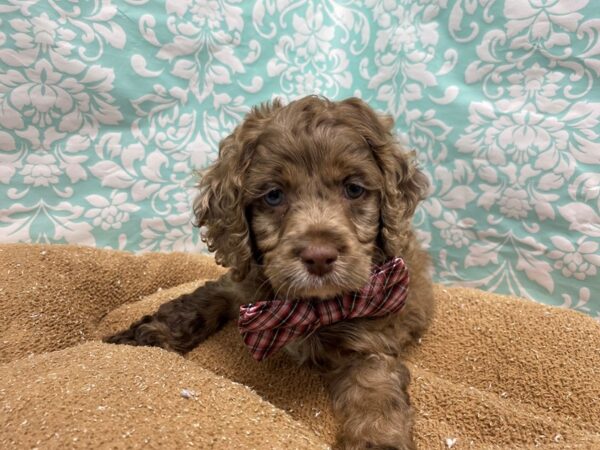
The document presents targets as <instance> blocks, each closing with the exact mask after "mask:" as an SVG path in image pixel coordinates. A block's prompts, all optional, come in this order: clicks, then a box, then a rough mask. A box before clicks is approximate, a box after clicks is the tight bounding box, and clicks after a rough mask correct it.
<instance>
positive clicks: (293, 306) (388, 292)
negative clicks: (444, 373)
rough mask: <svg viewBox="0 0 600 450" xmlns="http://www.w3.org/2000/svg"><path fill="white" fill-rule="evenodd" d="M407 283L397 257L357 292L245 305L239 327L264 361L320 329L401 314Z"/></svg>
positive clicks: (401, 261) (258, 357) (249, 344)
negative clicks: (347, 321) (322, 297)
mask: <svg viewBox="0 0 600 450" xmlns="http://www.w3.org/2000/svg"><path fill="white" fill-rule="evenodd" d="M408 281H409V278H408V270H407V269H406V265H405V263H404V260H403V259H402V258H394V259H392V260H390V261H388V262H386V263H385V264H383V265H382V266H379V267H376V268H375V269H374V270H373V272H372V274H371V277H370V279H369V283H368V284H367V285H366V286H365V287H363V288H362V289H361V290H360V291H357V292H353V293H350V294H345V295H339V296H337V297H334V298H332V299H326V300H321V299H312V300H292V301H285V300H272V301H260V302H257V303H254V304H248V305H244V306H242V307H241V308H240V318H239V322H238V327H239V330H240V332H241V334H242V336H243V339H244V343H245V344H246V345H247V346H248V348H249V350H250V352H251V354H252V356H253V357H254V358H255V359H256V360H258V361H261V360H263V359H264V358H266V357H267V356H269V355H271V354H272V353H275V352H276V351H277V350H279V349H281V348H282V347H284V346H285V345H287V344H289V343H290V342H292V341H295V340H297V339H299V338H301V337H304V336H308V335H309V334H311V333H312V332H313V331H315V330H317V329H318V328H321V327H324V326H327V325H331V324H334V323H336V322H340V321H342V320H347V319H356V318H361V317H363V318H364V317H382V316H385V315H388V314H393V313H395V312H398V311H400V310H401V309H402V307H403V306H404V303H405V301H406V296H407V294H408Z"/></svg>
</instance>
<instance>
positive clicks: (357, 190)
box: [344, 183, 365, 200]
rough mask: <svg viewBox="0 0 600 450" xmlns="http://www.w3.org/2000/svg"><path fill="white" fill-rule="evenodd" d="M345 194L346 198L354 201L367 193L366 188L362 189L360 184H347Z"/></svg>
mask: <svg viewBox="0 0 600 450" xmlns="http://www.w3.org/2000/svg"><path fill="white" fill-rule="evenodd" d="M344 192H345V194H346V197H348V198H349V199H352V200H354V199H357V198H358V197H360V196H361V195H363V194H364V193H365V188H364V187H362V186H361V185H360V184H356V183H346V184H345V185H344Z"/></svg>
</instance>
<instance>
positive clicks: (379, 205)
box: [106, 97, 433, 449]
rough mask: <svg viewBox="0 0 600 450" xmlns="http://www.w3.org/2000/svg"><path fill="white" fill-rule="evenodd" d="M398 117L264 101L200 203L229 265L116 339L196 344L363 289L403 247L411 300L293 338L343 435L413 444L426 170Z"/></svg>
mask: <svg viewBox="0 0 600 450" xmlns="http://www.w3.org/2000/svg"><path fill="white" fill-rule="evenodd" d="M391 130H392V120H391V119H390V118H388V117H384V116H379V115H377V114H376V113H375V112H374V111H373V110H372V109H370V108H369V107H368V106H367V105H366V104H365V103H364V102H363V101H361V100H359V99H356V98H351V99H348V100H345V101H341V102H331V101H328V100H326V99H323V98H319V97H306V98H303V99H300V100H297V101H294V102H292V103H290V104H289V105H287V106H283V105H282V104H281V103H280V102H278V101H274V102H273V103H272V104H267V105H262V106H259V107H257V108H254V109H253V110H252V111H251V112H250V113H249V114H248V116H247V117H246V119H245V121H244V122H243V123H242V124H241V125H240V126H238V127H237V128H236V129H235V131H234V132H233V133H232V134H231V135H230V136H228V137H227V138H225V139H224V140H223V141H222V142H221V145H220V149H219V159H218V160H217V161H216V163H215V164H214V165H213V166H212V167H210V168H209V169H208V171H207V172H206V173H205V174H204V177H203V178H202V181H201V182H200V184H199V189H200V194H199V195H198V198H197V200H196V201H195V205H194V211H195V214H196V217H197V220H198V224H199V225H200V226H205V227H206V234H205V236H204V238H205V240H206V242H207V243H208V248H209V249H210V250H211V251H214V252H215V256H216V260H217V262H218V263H220V264H222V265H224V266H226V267H231V270H230V272H229V273H228V274H227V275H225V276H224V277H222V278H221V279H219V280H218V281H215V282H209V283H207V284H206V285H204V286H202V287H200V288H199V289H198V290H196V291H195V292H193V293H191V294H189V295H185V296H182V297H180V298H178V299H175V300H173V301H171V302H169V303H166V304H164V305H162V306H161V307H160V309H159V310H158V311H157V312H156V313H155V314H154V315H152V316H146V317H144V318H142V319H141V320H140V321H138V322H136V323H134V324H133V325H132V326H131V327H130V328H129V329H128V330H125V331H123V332H121V333H119V334H117V335H115V336H112V337H109V338H107V339H106V341H107V342H113V343H123V344H131V345H152V346H159V347H163V348H166V349H170V350H174V351H177V352H181V353H185V352H187V351H189V350H191V349H192V348H193V347H195V346H196V345H197V344H198V343H200V342H201V341H202V340H204V339H206V338H207V337H208V336H210V335H211V334H212V333H214V332H215V331H216V330H218V329H219V328H220V327H221V326H222V325H223V324H224V323H225V322H226V321H228V320H230V319H233V318H235V317H236V316H237V315H238V312H239V306H240V305H241V304H244V303H250V302H255V301H258V300H270V299H275V298H276V297H277V298H279V299H281V298H284V299H304V298H312V299H314V298H315V297H316V298H323V299H324V298H330V297H332V296H335V295H338V294H341V293H347V292H352V291H356V290H358V289H360V288H361V287H362V286H364V285H365V283H367V282H368V281H369V276H370V273H371V268H372V267H373V265H376V264H380V263H382V262H384V261H386V260H388V259H390V258H392V257H395V256H401V257H402V258H403V259H404V261H405V262H406V266H407V267H408V270H409V272H410V283H409V290H408V298H407V300H406V304H405V306H404V308H403V309H402V310H401V311H400V312H399V313H396V314H391V315H388V316H385V317H383V318H377V319H373V318H363V319H354V320H347V321H342V322H338V323H335V324H333V325H329V326H325V327H323V328H320V329H319V330H318V331H316V332H315V333H313V334H311V335H310V336H309V337H307V338H305V339H302V340H299V341H296V342H294V343H292V344H290V345H288V346H287V347H286V350H289V351H290V352H291V353H292V354H293V355H295V356H296V357H298V359H299V360H300V361H302V362H306V363H308V364H312V365H313V366H315V367H316V368H317V369H319V370H320V371H321V372H322V374H323V376H324V379H325V380H326V382H327V383H328V386H329V388H330V392H331V397H332V401H333V407H334V411H335V413H336V415H337V418H338V420H339V436H338V444H339V446H340V447H342V448H346V449H359V448H398V449H411V448H414V444H413V440H412V436H411V428H412V414H411V409H410V402H409V398H408V394H407V386H408V383H409V379H410V375H409V372H408V369H407V368H406V366H405V365H404V364H403V362H402V352H403V349H404V347H405V346H406V345H407V344H409V343H410V342H412V341H414V340H415V339H416V338H418V337H419V336H420V335H421V334H422V333H423V331H424V330H425V329H426V327H427V325H428V323H429V321H430V318H431V315H432V312H433V311H432V310H433V295H432V289H431V281H430V278H429V274H428V267H429V260H428V256H427V255H426V253H425V252H424V251H423V250H422V249H421V248H420V246H419V244H418V242H417V241H416V239H415V234H414V232H413V229H412V226H411V217H412V215H413V213H414V211H415V208H416V206H417V204H418V203H419V201H420V200H422V199H423V197H424V195H425V194H426V190H427V180H426V177H425V176H424V175H423V174H422V173H421V172H420V171H419V170H418V169H417V167H416V165H415V160H414V155H413V154H411V153H404V152H402V151H401V150H400V148H399V146H398V145H397V144H396V143H395V141H394V137H393V135H392V131H391Z"/></svg>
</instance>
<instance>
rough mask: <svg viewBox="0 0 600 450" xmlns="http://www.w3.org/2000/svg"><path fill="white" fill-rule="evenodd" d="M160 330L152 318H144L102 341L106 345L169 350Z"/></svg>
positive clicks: (162, 331)
mask: <svg viewBox="0 0 600 450" xmlns="http://www.w3.org/2000/svg"><path fill="white" fill-rule="evenodd" d="M162 328H163V327H162V326H161V324H160V323H157V322H155V321H154V319H153V317H152V316H144V317H142V318H141V319H140V320H138V321H137V322H135V323H133V324H132V325H131V326H130V327H129V328H128V329H126V330H123V331H120V332H118V333H116V334H113V335H111V336H106V337H104V338H103V339H102V341H103V342H106V343H108V344H119V345H140V346H146V347H161V348H164V349H167V350H170V346H169V345H168V342H167V335H166V334H165V332H164V330H163V329H162Z"/></svg>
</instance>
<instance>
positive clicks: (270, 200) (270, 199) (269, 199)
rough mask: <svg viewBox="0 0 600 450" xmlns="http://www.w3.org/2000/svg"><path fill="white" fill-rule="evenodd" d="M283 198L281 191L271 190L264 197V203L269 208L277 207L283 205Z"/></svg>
mask: <svg viewBox="0 0 600 450" xmlns="http://www.w3.org/2000/svg"><path fill="white" fill-rule="evenodd" d="M284 198H285V196H284V194H283V191H282V190H281V189H271V190H270V191H269V192H267V193H266V194H265V196H264V200H265V203H266V204H267V205H269V206H279V205H281V204H282V203H283V200H284Z"/></svg>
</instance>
